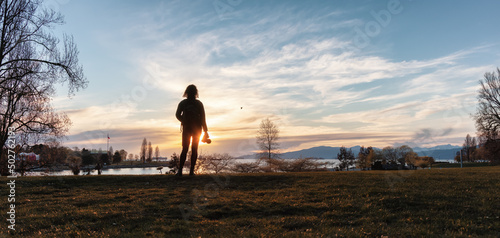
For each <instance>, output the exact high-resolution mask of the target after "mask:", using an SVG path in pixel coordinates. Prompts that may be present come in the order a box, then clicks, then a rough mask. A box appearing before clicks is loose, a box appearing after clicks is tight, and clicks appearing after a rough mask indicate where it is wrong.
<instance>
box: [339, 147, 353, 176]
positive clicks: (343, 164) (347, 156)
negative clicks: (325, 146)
mask: <svg viewBox="0 0 500 238" xmlns="http://www.w3.org/2000/svg"><path fill="white" fill-rule="evenodd" d="M337 159H338V160H339V162H340V164H339V169H340V170H344V169H346V170H349V167H350V166H351V165H354V160H355V159H356V157H354V153H352V150H351V149H349V150H347V148H346V147H344V146H341V147H340V152H339V153H338V154H337Z"/></svg>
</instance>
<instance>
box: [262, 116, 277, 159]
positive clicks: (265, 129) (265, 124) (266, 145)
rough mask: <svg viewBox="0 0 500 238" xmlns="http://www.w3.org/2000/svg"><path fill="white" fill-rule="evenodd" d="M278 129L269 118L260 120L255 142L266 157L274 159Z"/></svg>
mask: <svg viewBox="0 0 500 238" xmlns="http://www.w3.org/2000/svg"><path fill="white" fill-rule="evenodd" d="M279 132H280V131H279V129H278V126H276V124H274V123H273V122H272V121H271V120H269V118H266V119H264V120H262V122H261V123H260V129H259V131H258V132H257V144H258V145H259V147H260V148H261V149H262V154H263V155H264V156H265V157H266V158H267V159H274V158H276V157H277V155H278V148H279V143H278V139H279Z"/></svg>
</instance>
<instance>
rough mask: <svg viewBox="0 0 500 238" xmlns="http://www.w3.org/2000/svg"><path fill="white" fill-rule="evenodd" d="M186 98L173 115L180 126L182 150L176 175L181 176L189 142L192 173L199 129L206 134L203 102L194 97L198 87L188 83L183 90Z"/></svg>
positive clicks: (199, 133)
mask: <svg viewBox="0 0 500 238" xmlns="http://www.w3.org/2000/svg"><path fill="white" fill-rule="evenodd" d="M184 97H186V99H184V100H182V101H181V102H180V103H179V106H177V111H176V112H175V116H176V117H177V119H178V120H179V121H180V122H181V126H182V152H181V158H180V164H179V171H178V172H177V176H182V168H183V167H184V163H185V162H186V156H187V152H188V150H189V144H190V143H191V169H190V171H189V175H194V167H195V164H196V159H197V158H198V143H199V142H200V136H201V130H202V129H203V131H205V134H206V135H208V133H207V132H208V128H207V122H206V120H205V109H204V108H203V103H201V102H200V101H199V100H197V99H196V98H197V97H198V89H196V86H194V85H193V84H191V85H189V86H188V87H187V88H186V91H185V92H184Z"/></svg>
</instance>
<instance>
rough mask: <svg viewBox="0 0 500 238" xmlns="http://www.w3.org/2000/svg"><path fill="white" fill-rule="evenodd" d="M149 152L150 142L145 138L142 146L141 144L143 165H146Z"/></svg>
mask: <svg viewBox="0 0 500 238" xmlns="http://www.w3.org/2000/svg"><path fill="white" fill-rule="evenodd" d="M147 150H148V141H147V140H146V138H144V140H142V144H141V155H140V159H141V161H142V163H146V153H147Z"/></svg>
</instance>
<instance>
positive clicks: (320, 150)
mask: <svg viewBox="0 0 500 238" xmlns="http://www.w3.org/2000/svg"><path fill="white" fill-rule="evenodd" d="M360 148H361V146H354V147H351V148H350V149H351V150H352V152H353V153H354V155H357V154H358V153H359V150H360ZM375 149H378V150H380V148H375ZM458 150H460V146H453V145H449V144H448V145H439V146H435V147H430V148H422V147H415V148H413V151H415V152H416V153H417V154H418V155H419V156H431V157H434V159H435V160H441V161H442V160H453V159H454V158H455V155H456V152H457V151H458ZM339 152H340V147H331V146H318V147H312V148H309V149H303V150H298V151H291V152H286V153H282V154H281V157H282V158H284V159H296V158H300V157H303V158H306V157H314V158H323V159H336V158H337V154H338V153H339ZM240 158H243V159H255V158H256V155H255V154H254V155H246V156H242V157H240Z"/></svg>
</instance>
